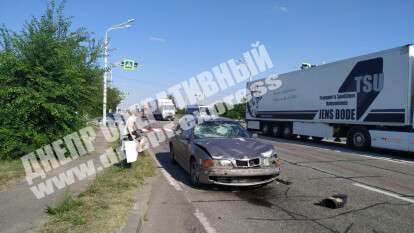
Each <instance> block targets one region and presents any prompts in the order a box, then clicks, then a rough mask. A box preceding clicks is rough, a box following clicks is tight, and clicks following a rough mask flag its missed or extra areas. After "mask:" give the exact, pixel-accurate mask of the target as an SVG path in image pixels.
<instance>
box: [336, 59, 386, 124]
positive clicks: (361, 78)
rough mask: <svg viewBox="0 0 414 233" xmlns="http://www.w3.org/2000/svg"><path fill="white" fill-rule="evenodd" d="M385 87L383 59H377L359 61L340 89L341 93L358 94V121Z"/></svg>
mask: <svg viewBox="0 0 414 233" xmlns="http://www.w3.org/2000/svg"><path fill="white" fill-rule="evenodd" d="M383 86H384V72H383V59H382V57H377V58H373V59H369V60H364V61H359V62H358V63H356V64H355V66H354V68H353V69H352V70H351V72H350V73H349V75H348V76H347V77H346V79H345V81H344V82H343V83H342V85H341V87H340V88H339V90H338V92H339V93H349V92H356V94H357V103H356V104H357V106H356V110H357V119H358V120H359V119H360V118H361V117H362V116H363V115H364V113H365V112H366V111H367V109H368V108H369V106H371V104H372V102H374V100H375V98H377V96H378V94H379V93H380V92H381V90H382V88H383Z"/></svg>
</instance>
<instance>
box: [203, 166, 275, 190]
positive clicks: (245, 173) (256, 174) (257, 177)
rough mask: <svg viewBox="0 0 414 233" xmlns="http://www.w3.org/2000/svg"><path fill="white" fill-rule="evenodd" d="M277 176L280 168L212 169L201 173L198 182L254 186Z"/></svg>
mask: <svg viewBox="0 0 414 233" xmlns="http://www.w3.org/2000/svg"><path fill="white" fill-rule="evenodd" d="M279 174H280V167H261V168H232V169H224V168H213V169H209V170H204V171H201V172H200V176H199V181H200V182H201V183H204V184H217V185H224V186H255V185H263V184H268V183H270V182H273V181H274V180H275V179H276V178H277V177H278V176H279Z"/></svg>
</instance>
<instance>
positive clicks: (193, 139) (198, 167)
mask: <svg viewBox="0 0 414 233" xmlns="http://www.w3.org/2000/svg"><path fill="white" fill-rule="evenodd" d="M177 130H179V131H178V132H179V133H178V134H177V135H176V136H175V137H174V138H172V139H171V141H170V143H169V146H170V155H171V159H172V161H173V162H177V163H178V164H179V165H180V166H181V167H183V168H184V170H186V171H187V172H188V173H189V174H190V177H191V179H190V180H191V184H192V185H194V186H197V185H199V184H217V185H225V186H260V185H265V184H268V183H270V182H272V181H274V180H275V179H276V178H277V176H279V173H280V163H279V160H278V157H277V155H276V151H275V148H274V147H273V146H272V145H271V144H267V143H263V142H260V141H259V140H257V139H255V138H253V137H252V136H251V135H250V133H249V132H248V131H247V130H246V129H244V128H243V127H242V126H241V125H240V124H239V123H238V122H237V121H234V120H231V119H227V118H211V119H208V120H204V121H202V122H199V123H197V124H196V125H195V127H193V128H191V129H180V127H179V126H178V127H177Z"/></svg>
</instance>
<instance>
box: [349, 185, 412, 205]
mask: <svg viewBox="0 0 414 233" xmlns="http://www.w3.org/2000/svg"><path fill="white" fill-rule="evenodd" d="M353 185H355V186H358V187H360V188H364V189H367V190H370V191H373V192H377V193H382V194H384V195H387V196H390V197H394V198H397V199H400V200H403V201H406V202H409V203H414V200H413V199H410V198H406V197H403V196H401V195H399V194H396V193H391V192H388V191H385V190H381V189H378V188H374V187H371V186H368V185H365V184H360V183H353Z"/></svg>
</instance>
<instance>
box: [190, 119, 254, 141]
mask: <svg viewBox="0 0 414 233" xmlns="http://www.w3.org/2000/svg"><path fill="white" fill-rule="evenodd" d="M194 137H195V138H237V137H242V138H246V137H250V136H249V133H248V132H247V131H246V130H245V129H244V128H243V127H241V126H240V124H237V123H233V122H204V123H202V124H200V125H197V126H196V127H195V128H194Z"/></svg>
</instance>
